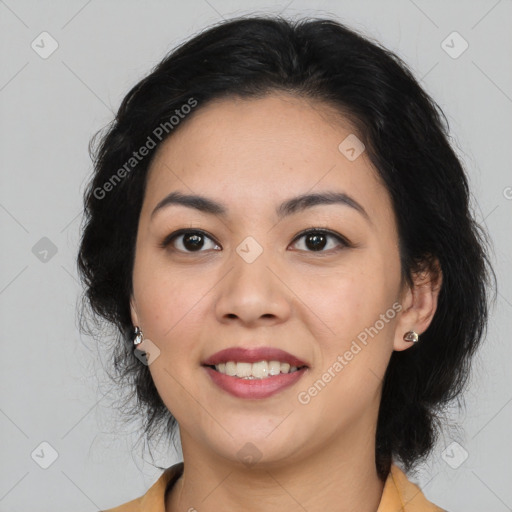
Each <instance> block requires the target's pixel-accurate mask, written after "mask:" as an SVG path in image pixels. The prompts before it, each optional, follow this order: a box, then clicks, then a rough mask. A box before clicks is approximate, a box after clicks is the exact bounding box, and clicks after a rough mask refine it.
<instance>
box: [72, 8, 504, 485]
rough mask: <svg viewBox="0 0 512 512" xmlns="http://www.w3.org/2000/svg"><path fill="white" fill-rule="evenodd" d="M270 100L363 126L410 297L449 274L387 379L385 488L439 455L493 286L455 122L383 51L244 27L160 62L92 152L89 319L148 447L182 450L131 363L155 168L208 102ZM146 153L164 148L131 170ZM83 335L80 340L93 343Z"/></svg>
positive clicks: (206, 36) (333, 29)
mask: <svg viewBox="0 0 512 512" xmlns="http://www.w3.org/2000/svg"><path fill="white" fill-rule="evenodd" d="M272 92H286V93H289V94H293V95H295V96H296V97H300V98H305V99H313V100H319V101H321V102H323V103H324V104H326V105H329V106H331V107H334V108H335V109H336V111H337V112H339V113H340V114H341V115H342V116H344V117H345V118H347V119H348V120H349V121H350V122H351V123H352V124H353V126H354V127H355V128H356V130H357V132H358V137H359V138H360V139H361V140H362V141H363V142H364V144H365V145H366V150H367V154H368V156H369V157H370V159H371V161H372V163H373V165H374V166H375V168H376V170H377V171H378V174H379V176H380V177H381V179H382V181H383V183H384V184H385V186H386V187H387V190H388V191H389V194H390V196H391V199H392V204H393V208H394V212H395V216H396V219H397V225H398V226H397V227H398V233H399V245H400V260H401V268H402V275H403V278H404V279H406V280H407V282H408V283H409V284H412V276H413V275H414V273H415V272H418V271H422V270H432V271H433V272H435V270H436V268H435V267H436V265H437V262H438V264H439V266H440V269H441V271H442V288H441V291H440V295H439V299H438V307H437V311H436V313H435V315H434V317H433V320H432V322H431V324H430V326H429V328H428V329H427V330H426V331H425V332H424V333H423V334H422V336H421V342H420V343H418V344H416V345H414V346H412V347H411V348H409V349H408V350H405V351H400V352H397V351H395V352H393V354H392V356H391V359H390V362H389V365H388V367H387V371H386V374H385V378H384V382H383V390H382V399H381V404H380V409H379V416H378V423H377V433H376V454H375V461H376V467H377V471H378V474H379V476H380V478H382V479H383V480H384V479H385V478H386V476H387V474H388V472H389V469H390V464H391V463H392V462H393V460H394V459H399V460H400V461H401V462H402V464H403V466H404V468H405V470H406V471H409V470H410V469H412V468H413V467H414V466H415V465H416V463H417V462H418V461H419V460H420V459H423V458H425V457H426V456H427V455H428V454H429V453H430V452H431V450H432V449H433V447H434V445H435V442H436V440H437V438H438V434H439V432H440V428H441V427H440V421H439V420H440V417H441V415H442V411H443V410H444V406H445V405H446V404H447V403H448V402H450V401H451V400H453V399H455V398H460V395H461V393H462V391H463V390H464V388H465V385H466V384H467V380H468V376H469V370H470V362H471V359H472V356H473V355H474V353H475V351H476V349H477V347H478V345H479V343H480V341H481V340H482V339H483V337H484V335H485V331H486V326H487V318H488V311H489V304H488V302H489V301H488V299H489V285H490V284H491V281H494V282H495V280H496V278H495V275H494V272H493V270H492V267H491V265H490V262H489V257H488V255H487V245H488V243H489V242H488V237H487V235H486V234H485V232H484V231H483V229H482V228H481V227H480V226H479V225H478V224H477V223H476V222H475V220H474V217H473V215H472V213H471V211H470V210H471V205H470V194H469V189H468V181H467V178H466V176H465V173H464V170H463V167H462V165H461V162H460V161H459V160H458V158H457V156H456V155H455V152H454V151H453V149H452V148H451V146H450V142H449V127H448V122H447V120H446V117H445V115H444V114H443V112H442V111H441V109H440V107H439V106H438V105H437V104H436V103H435V101H434V100H433V99H432V98H431V97H430V96H429V95H428V94H427V93H426V92H425V91H424V90H423V89H422V88H421V87H420V85H419V84H418V82H417V80H416V79H415V78H414V76H413V75H412V73H411V71H410V70H409V69H408V67H407V66H406V65H405V64H404V62H403V61H402V60H401V59H400V58H399V57H397V56H396V55H395V54H394V53H392V52H390V51H388V50H387V49H385V48H384V47H382V46H381V45H380V44H379V43H378V42H375V41H372V40H370V39H369V38H368V37H366V36H362V35H360V34H358V33H356V32H354V31H353V30H351V29H349V28H347V27H346V26H344V25H342V24H340V23H339V22H337V21H335V20H332V19H316V18H313V19H311V18H310V19H301V20H298V21H290V20H286V19H283V18H282V17H279V16H277V17H273V16H268V17H266V16H257V17H255V16H247V17H241V18H236V19H231V20H228V21H225V22H222V23H219V24H217V25H215V26H213V27H210V28H208V29H207V30H205V31H203V32H202V33H200V34H199V35H197V36H195V37H193V38H192V39H190V40H189V41H187V42H185V43H183V44H182V45H181V46H179V47H178V48H176V49H174V50H173V51H172V52H170V53H169V54H168V55H167V56H166V57H165V58H164V59H163V60H162V61H161V62H160V63H158V65H156V66H155V67H154V68H153V70H152V71H151V73H150V74H149V75H147V76H146V77H145V78H143V79H142V80H141V81H140V82H139V83H137V84H136V85H135V86H134V87H133V88H132V89H131V90H130V92H129V93H128V94H127V95H126V97H125V98H124V99H123V101H122V103H121V106H120V107H119V110H118V112H117V115H116V117H115V119H114V120H113V121H112V122H111V123H110V124H109V125H108V126H107V127H106V128H105V129H104V130H103V131H101V130H100V132H98V133H97V134H96V135H95V136H94V137H93V138H92V139H91V143H90V147H89V150H90V153H91V157H92V159H93V162H94V174H93V176H92V179H91V181H90V182H89V184H88V186H87V189H86V190H85V193H84V207H85V208H84V209H85V211H84V219H83V225H82V236H81V241H80V248H79V254H78V269H79V274H80V277H81V280H82V282H83V284H84V288H85V292H84V295H83V296H82V303H81V304H82V309H81V313H82V317H81V318H82V320H84V319H86V318H87V313H88V312H89V308H90V310H91V312H92V313H93V315H92V317H95V318H96V321H98V320H99V321H100V323H101V322H103V323H105V320H106V321H107V324H108V325H110V326H112V327H113V328H114V332H115V336H114V338H115V340H114V342H113V345H112V350H113V360H114V364H113V367H114V368H115V379H116V382H117V383H118V384H120V389H121V390H125V391H126V390H128V391H129V395H128V397H127V402H126V403H129V402H130V401H131V402H130V403H132V404H133V403H134V402H136V405H135V406H133V407H132V409H131V412H130V413H128V414H133V415H136V414H138V415H139V416H140V417H141V418H142V419H143V422H144V434H146V435H147V436H148V439H151V438H152V437H153V436H154V435H155V434H156V433H158V432H160V433H162V431H163V432H164V433H165V434H166V435H168V434H171V437H173V435H172V434H173V433H174V431H175V427H176V425H177V422H176V420H175V418H174V417H173V416H172V414H171V412H170V411H168V409H167V408H166V406H165V404H164V403H163V401H162V400H161V397H160V396H159V394H158V391H157V389H156V387H155V386H154V383H153V380H152V378H151V374H150V372H149V369H148V367H147V366H146V365H144V364H141V363H140V361H139V360H138V359H137V358H136V357H135V356H134V353H133V341H132V340H133V326H132V322H131V317H130V307H129V299H130V294H131V292H132V271H133V262H134V253H135V241H136V235H137V227H138V219H139V215H140V210H141V206H142V201H143V197H144V192H145V185H146V177H147V173H148V168H149V167H150V164H151V161H152V158H153V157H154V155H155V153H156V151H157V149H158V147H159V146H160V144H161V143H162V141H164V140H166V138H167V137H171V136H172V134H173V133H174V132H175V131H176V130H179V128H180V127H181V126H183V125H184V124H185V123H187V122H188V121H189V120H190V119H191V118H193V117H194V112H197V111H198V110H200V109H201V108H202V107H204V106H205V105H207V104H208V102H210V101H211V100H213V99H217V98H229V97H241V98H259V97H263V96H265V95H267V94H270V93H272ZM192 102H195V106H194V108H193V109H192V108H191V107H190V108H185V105H191V104H192ZM191 110H193V111H191ZM185 114H187V115H185ZM173 117H174V121H173V120H172V119H173ZM178 118H179V120H178V121H176V120H177V119H178ZM98 137H99V138H100V140H99V143H98ZM149 140H151V141H152V144H150V143H149ZM143 146H146V147H149V146H154V147H152V148H151V149H150V150H149V154H147V156H145V157H144V158H142V157H140V155H138V156H137V158H136V159H135V158H134V151H137V150H139V148H141V147H143ZM127 163H129V165H127ZM123 169H124V171H123ZM435 262H436V263H435ZM86 323H88V322H87V321H84V322H82V321H81V325H80V327H81V329H82V330H83V331H88V332H89V333H90V332H91V331H90V330H88V328H87V327H86V326H85V324H86ZM103 341H104V340H103ZM134 399H135V400H134ZM124 412H125V413H127V410H125V411H124Z"/></svg>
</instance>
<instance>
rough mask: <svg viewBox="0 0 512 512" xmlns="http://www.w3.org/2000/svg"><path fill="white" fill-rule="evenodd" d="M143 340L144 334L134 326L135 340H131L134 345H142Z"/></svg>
mask: <svg viewBox="0 0 512 512" xmlns="http://www.w3.org/2000/svg"><path fill="white" fill-rule="evenodd" d="M143 339H144V334H143V333H142V331H141V330H140V329H139V326H138V325H136V326H135V338H134V340H133V344H134V345H140V344H141V343H142V340H143Z"/></svg>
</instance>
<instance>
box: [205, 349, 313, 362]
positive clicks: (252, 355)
mask: <svg viewBox="0 0 512 512" xmlns="http://www.w3.org/2000/svg"><path fill="white" fill-rule="evenodd" d="M228 361H235V362H240V363H257V362H258V361H280V362H281V363H288V364H289V365H290V366H297V367H300V366H308V365H307V364H306V363H305V362H304V361H302V360H301V359H299V358H298V357H295V356H294V355H292V354H290V353H289V352H286V351H284V350H281V349H278V348H273V347H258V348H250V349H247V348H242V347H231V348H226V349H224V350H221V351H219V352H215V354H213V355H211V356H210V357H208V359H205V360H204V361H203V363H202V364H203V365H204V366H215V365H217V364H220V363H227V362H228Z"/></svg>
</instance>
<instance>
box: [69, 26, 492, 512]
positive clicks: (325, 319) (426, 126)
mask: <svg viewBox="0 0 512 512" xmlns="http://www.w3.org/2000/svg"><path fill="white" fill-rule="evenodd" d="M442 119H443V117H442V112H441V111H440V109H439V107H438V106H437V105H436V103H435V102H434V101H433V100H432V99H431V98H430V97H429V96H428V95H427V94H426V93H425V92H424V91H423V90H422V89H421V88H420V86H419V85H418V83H417V81H416V80H415V79H414V77H413V76H412V75H411V73H410V71H409V70H408V69H407V67H406V66H405V64H403V63H402V62H401V61H400V59H399V58H398V57H396V56H395V55H394V54H392V53H390V52H389V51H387V50H385V49H384V48H382V47H381V46H379V45H378V44H377V43H373V42H370V41H369V40H368V39H366V38H364V37H362V36H360V35H358V34H356V33H355V32H353V31H351V30H349V29H347V28H346V27H344V26H343V25H341V24H339V23H337V22H335V21H333V20H326V19H318V20H302V21H299V22H290V21H286V20H284V19H282V18H270V17H269V18H263V17H258V18H256V17H248V18H239V19H234V20H230V21H227V22H224V23H222V24H219V25H218V26H215V27H213V28H210V29H209V30H206V31H205V32H203V33H202V34H200V35H198V36H197V37H194V38H193V39H191V40H190V41H188V42H187V43H185V44H183V45H182V46H181V47H179V48H177V49H176V50H175V51H173V52H172V53H171V54H170V55H169V56H167V57H166V58H165V59H164V60H163V61H162V62H161V63H160V64H158V66H156V67H155V69H154V70H153V71H152V72H151V74H150V75H149V76H147V77H146V78H144V79H143V80H142V81H141V82H140V83H138V84H137V85H136V86H135V87H134V88H133V89H132V90H131V91H130V92H129V93H128V95H127V96H126V98H125V99H124V101H123V102H122V105H121V107H120V108H119V112H118V114H117V116H116V119H115V120H114V121H113V123H112V124H111V126H110V128H109V130H108V132H107V133H106V134H104V136H103V137H102V138H101V142H100V145H99V147H98V149H97V153H96V155H95V174H94V177H93V179H92V181H91V183H90V185H89V188H88V190H87V191H86V195H85V211H86V222H85V226H84V230H83V237H82V240H81V246H80V252H79V269H80V272H81V275H82V278H83V280H84V283H85V286H86V298H87V300H88V304H89V305H90V306H91V307H92V309H93V311H94V312H95V313H96V314H98V315H100V316H101V317H103V318H104V319H106V320H108V321H109V322H111V323H112V324H114V325H115V326H116V328H117V330H118V332H119V336H118V338H119V339H118V343H117V345H116V347H115V367H116V369H117V370H118V373H119V378H120V382H121V384H122V385H123V386H125V387H126V386H127V385H131V386H133V390H134V394H135V395H136V397H137V403H138V404H140V406H141V407H140V409H141V411H140V412H141V413H142V414H143V418H144V420H145V432H146V433H148V434H149V436H150V437H151V436H153V435H154V434H156V433H157V432H163V433H164V434H166V435H168V436H169V438H171V437H172V435H173V434H175V433H176V429H177V428H179V434H180V440H181V448H182V451H183V462H182V463H179V464H176V465H174V466H172V467H170V468H167V469H166V470H165V471H164V472H163V474H162V475H161V477H160V478H159V479H158V481H157V482H156V483H155V484H154V485H153V486H152V487H151V488H150V489H149V490H148V492H147V493H146V494H145V495H144V496H143V497H140V498H136V499H134V500H133V501H131V502H129V503H126V504H124V505H121V506H119V507H116V508H114V509H111V511H116V512H129V511H135V510H144V511H148V512H149V511H150V512H157V511H158V512H163V511H167V512H171V511H172V512H174V511H178V510H189V511H193V510H197V511H199V512H203V511H204V512H209V511H216V510H223V511H230V510H245V511H253V510H266V511H273V510H279V511H295V510H307V511H308V512H314V511H317V510H322V511H324V512H325V511H331V510H332V511H334V510H336V511H338V512H340V511H343V512H345V511H352V510H358V511H360V512H366V511H368V512H370V511H372V512H375V511H376V510H378V512H391V511H399V510H404V511H406V512H414V511H439V510H441V509H440V508H439V507H437V506H436V505H434V504H432V503H431V502H430V501H428V500H427V499H426V497H425V496H424V494H423V493H422V491H421V490H420V489H419V488H418V487H417V486H416V485H415V484H414V483H412V482H411V481H410V480H409V479H408V478H407V476H406V472H407V471H409V470H411V469H412V468H413V467H414V466H415V464H416V463H417V462H418V461H420V460H421V459H423V458H425V457H426V456H427V455H428V454H429V453H430V451H431V450H432V448H433V446H434V443H435V440H436V434H437V432H438V426H437V425H438V423H439V414H440V410H441V407H442V406H443V405H445V404H446V402H447V401H449V400H451V399H453V398H455V397H457V396H459V395H460V393H461V392H462V390H463V387H464V384H465V383H466V381H467V377H468V368H469V363H470V360H471V356H472V355H473V353H474V352H475V350H476V348H477V346H478V344H479V342H480V341H481V339H482V338H483V334H484V332H485V325H486V320H487V314H488V307H487V293H488V292H487V285H488V282H489V281H490V277H491V276H492V275H493V274H492V270H491V268H490V266H489V264H488V259H487V256H486V252H485V243H484V242H485V237H484V236H483V234H482V232H481V230H480V228H479V226H478V225H477V224H476V223H475V221H474V219H473V217H472V215H471V213H470V211H469V207H468V198H469V192H468V185H467V180H466V177H465V174H464V171H463V169H462V166H461V164H460V162H459V161H458V159H457V157H456V156H455V154H454V152H453V150H452V149H451V147H450V145H449V143H448V140H447V128H446V126H445V124H443V122H442ZM398 463H399V464H400V465H401V467H402V469H400V468H399V466H398Z"/></svg>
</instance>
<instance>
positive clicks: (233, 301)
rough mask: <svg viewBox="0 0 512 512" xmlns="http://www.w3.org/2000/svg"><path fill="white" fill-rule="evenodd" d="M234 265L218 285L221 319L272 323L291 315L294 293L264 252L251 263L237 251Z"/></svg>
mask: <svg viewBox="0 0 512 512" xmlns="http://www.w3.org/2000/svg"><path fill="white" fill-rule="evenodd" d="M232 265H233V266H232V269H231V271H230V272H228V274H227V275H226V276H225V278H224V279H223V280H222V281H221V282H220V283H219V287H218V288H217V293H218V297H217V300H216V304H215V313H216V316H217V319H218V320H219V322H221V323H233V322H238V323H240V324H243V325H244V326H246V327H254V326H257V325H259V324H261V325H266V326H270V325H274V324H279V323H282V322H285V321H286V320H287V319H288V318H289V317H290V314H291V308H292V304H291V298H292V295H293V294H292V292H291V291H290V289H289V288H288V287H287V286H286V284H285V281H284V279H283V277H284V276H282V275H281V276H280V275H279V274H280V272H279V271H278V270H277V269H276V268H271V267H270V266H269V265H268V262H267V261H266V259H265V258H264V257H263V255H261V256H260V257H259V258H258V259H257V260H256V261H253V262H252V263H248V262H247V261H244V259H243V258H241V257H240V256H239V255H238V254H235V255H234V257H233V258H232ZM281 274H282V272H281Z"/></svg>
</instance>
